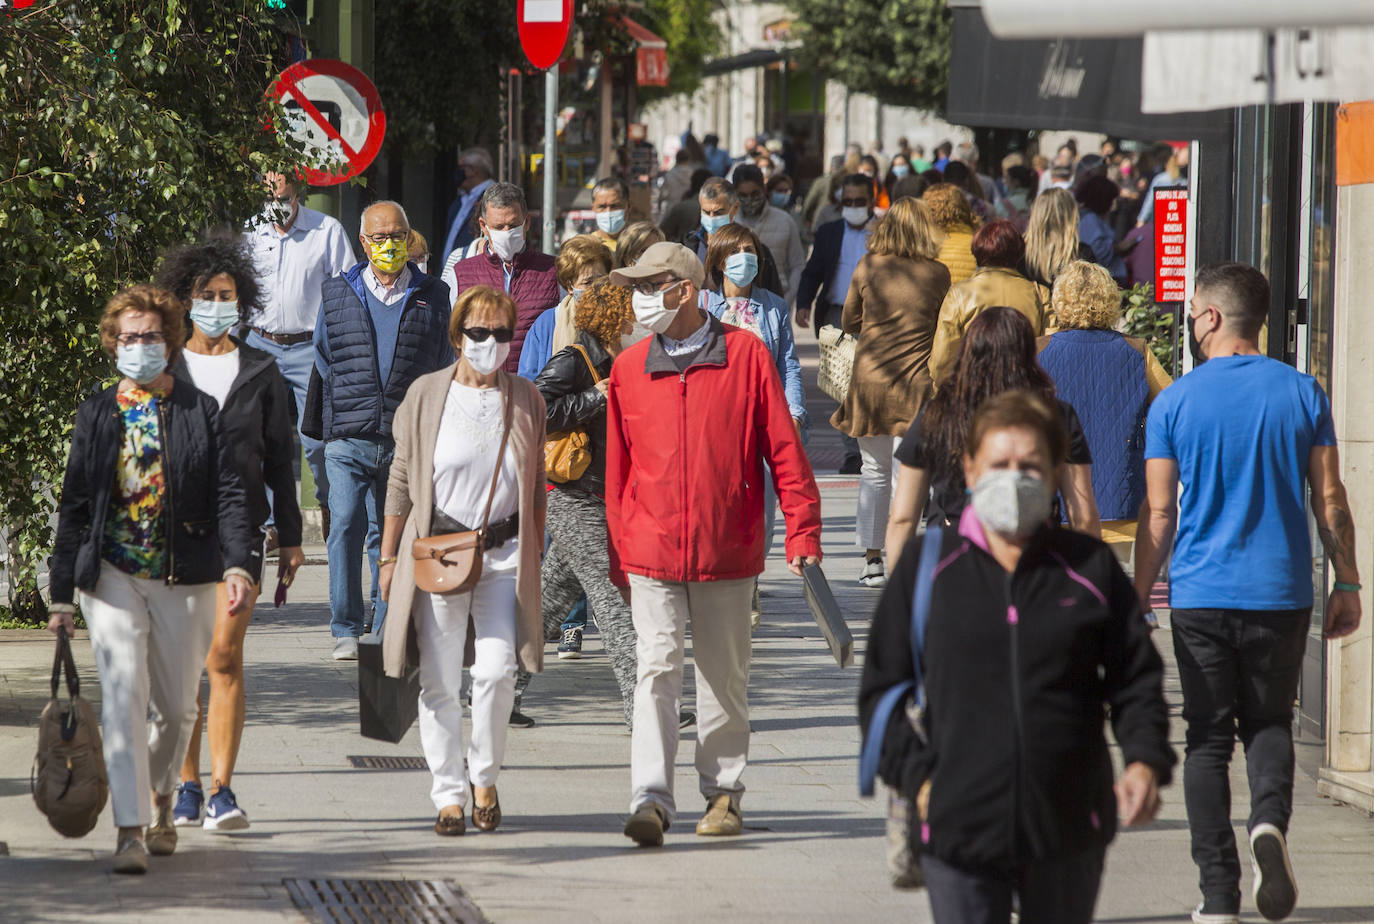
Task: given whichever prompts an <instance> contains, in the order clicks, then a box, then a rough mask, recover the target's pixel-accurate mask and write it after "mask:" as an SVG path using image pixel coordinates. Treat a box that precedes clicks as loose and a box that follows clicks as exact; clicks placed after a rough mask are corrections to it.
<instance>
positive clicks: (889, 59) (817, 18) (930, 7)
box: [787, 0, 950, 112]
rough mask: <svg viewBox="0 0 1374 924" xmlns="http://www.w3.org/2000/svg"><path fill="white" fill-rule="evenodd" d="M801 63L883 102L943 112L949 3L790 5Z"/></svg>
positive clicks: (815, 1)
mask: <svg viewBox="0 0 1374 924" xmlns="http://www.w3.org/2000/svg"><path fill="white" fill-rule="evenodd" d="M787 2H788V5H789V6H790V7H791V8H792V10H793V12H794V13H795V14H796V16H797V29H798V32H799V36H800V38H801V41H802V51H801V62H802V63H803V64H804V65H806V66H811V67H815V68H818V69H819V70H820V71H821V72H822V73H824V74H826V75H827V76H829V77H831V78H833V79H834V80H838V81H839V82H840V83H843V84H844V85H845V86H847V87H849V88H850V89H851V90H855V91H857V92H861V93H871V94H873V95H874V96H876V97H877V98H878V99H880V100H881V101H883V102H884V103H889V104H892V105H897V106H915V107H918V108H921V109H928V110H931V111H933V112H943V111H944V109H945V95H946V91H947V88H948V84H949V35H950V32H949V19H950V17H949V8H948V7H947V6H946V5H945V0H787Z"/></svg>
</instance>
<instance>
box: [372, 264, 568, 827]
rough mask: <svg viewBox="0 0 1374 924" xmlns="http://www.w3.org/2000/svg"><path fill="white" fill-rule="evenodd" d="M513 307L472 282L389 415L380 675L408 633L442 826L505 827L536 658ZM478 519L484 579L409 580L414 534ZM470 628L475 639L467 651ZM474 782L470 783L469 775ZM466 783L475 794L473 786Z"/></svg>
mask: <svg viewBox="0 0 1374 924" xmlns="http://www.w3.org/2000/svg"><path fill="white" fill-rule="evenodd" d="M515 324H516V307H515V302H514V301H512V300H511V298H510V296H509V295H507V294H506V293H504V292H500V291H498V290H496V289H493V288H490V287H488V286H474V287H473V288H471V289H468V290H467V291H466V292H464V293H463V294H462V295H461V296H459V298H458V300H457V302H456V304H455V305H454V307H453V315H452V319H451V321H450V323H449V339H450V340H451V341H452V343H453V348H454V350H455V352H457V353H458V356H459V358H458V362H457V363H455V364H454V365H452V366H450V367H448V368H447V369H441V370H439V371H438V372H433V373H430V374H429V375H425V376H422V377H420V378H418V379H416V380H415V382H414V384H412V385H411V387H410V390H409V391H408V392H407V393H406V397H405V400H404V401H403V402H402V403H401V406H400V407H399V408H398V409H397V411H396V415H395V418H394V419H393V423H392V435H393V437H394V439H395V441H396V452H395V456H394V459H393V461H392V463H391V473H390V478H389V481H388V483H387V495H386V508H385V513H386V518H385V522H384V524H383V528H382V549H381V551H382V555H381V558H380V559H379V560H378V565H379V566H380V569H381V570H380V572H379V580H380V592H381V595H382V597H383V599H385V600H386V601H387V614H388V617H387V621H386V624H385V626H384V627H383V630H382V631H383V634H384V635H383V660H384V663H385V668H386V672H387V673H388V674H390V675H392V676H400V675H401V674H402V673H403V672H404V670H405V667H406V661H407V655H408V652H409V650H410V648H411V643H412V641H413V643H414V645H415V647H416V648H418V652H419V662H420V742H421V744H422V746H423V747H424V752H425V760H426V762H427V763H428V764H429V769H430V773H431V774H432V775H433V778H434V780H433V785H432V787H431V789H430V798H431V800H432V801H433V803H434V807H435V808H436V809H437V810H438V811H439V817H438V819H437V820H436V821H435V823H434V831H435V833H436V834H440V835H445V836H453V835H459V834H462V833H464V831H465V830H466V821H465V813H466V807H467V805H468V802H469V801H471V803H472V823H473V825H474V826H475V827H476V828H478V829H479V830H482V831H491V830H494V829H495V828H496V827H497V825H499V824H500V823H501V803H500V799H499V798H498V797H497V792H496V781H497V777H498V776H499V775H500V772H501V763H502V760H503V759H504V756H505V749H506V732H507V728H508V724H509V723H508V719H509V716H510V711H511V707H512V705H513V703H514V700H515V672H516V668H517V666H519V667H520V668H522V669H524V670H528V671H532V672H533V671H539V670H541V669H542V667H543V650H544V634H543V622H542V616H541V612H540V592H539V582H540V565H539V558H540V554H541V552H542V551H543V548H544V509H545V491H544V429H545V428H544V421H545V410H544V399H543V398H541V397H540V395H539V391H538V389H536V388H535V387H534V385H533V383H531V382H528V381H526V380H525V379H522V378H519V377H518V376H513V375H509V374H507V373H505V372H502V371H501V368H502V366H504V364H505V362H506V358H507V357H508V356H509V354H510V342H511V339H512V338H513V336H514V334H515ZM484 522H485V523H486V532H485V536H486V541H485V542H484V551H483V554H482V574H481V578H480V579H479V580H478V582H477V584H476V586H475V587H474V588H473V589H472V590H470V591H466V592H462V593H458V592H453V593H443V594H439V593H426V592H424V591H422V590H420V589H418V588H417V587H416V585H415V563H414V559H413V558H412V555H411V547H412V545H413V544H414V541H415V540H416V539H417V538H425V537H429V536H435V535H444V534H446V533H453V532H461V531H465V530H469V529H479V528H481V527H482V526H483V523H484ZM469 623H471V626H472V630H473V635H474V637H475V645H474V646H473V649H472V650H471V651H469V650H468V649H467V639H468V628H469ZM464 666H467V667H468V668H469V670H470V671H471V674H472V740H471V741H470V742H469V743H468V748H467V754H466V756H467V772H468V777H465V776H464V774H463V758H464V753H463V706H462V699H461V691H462V675H463V667H464ZM469 778H470V781H471V782H469ZM469 790H471V792H469Z"/></svg>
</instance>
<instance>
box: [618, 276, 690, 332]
mask: <svg viewBox="0 0 1374 924" xmlns="http://www.w3.org/2000/svg"><path fill="white" fill-rule="evenodd" d="M678 285H681V283H678ZM666 291H667V290H666V289H665V290H663V291H660V292H655V293H654V294H653V295H641V294H640V293H638V292H635V293H633V294H632V295H631V296H630V304H631V306H633V308H634V311H635V320H636V321H638V322H639V323H640V324H643V325H644V326H645V327H647V328H648V329H649V330H651V331H653V332H654V333H655V334H661V333H663V332H664V331H665V330H667V329H668V328H670V327H672V326H673V321H674V319H676V318H677V313H678V309H677V308H665V307H663V295H664V292H666Z"/></svg>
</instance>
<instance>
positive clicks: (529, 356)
mask: <svg viewBox="0 0 1374 924" xmlns="http://www.w3.org/2000/svg"><path fill="white" fill-rule="evenodd" d="M557 322H558V306H557V305H555V306H553V307H552V308H545V309H544V310H543V311H542V312H541V313H540V315H539V317H537V318H535V319H534V323H533V324H531V325H530V329H529V330H527V331H525V345H524V346H522V347H521V348H520V368H519V369H518V370H517V372H518V373H519V375H520V376H521V377H522V378H527V379H529V380H530V381H531V382H533V381H534V380H535V379H537V378H539V373H541V372H543V371H544V367H545V366H547V365H548V364H549V360H550V359H552V358H553V328H554V325H555V324H556V323H557Z"/></svg>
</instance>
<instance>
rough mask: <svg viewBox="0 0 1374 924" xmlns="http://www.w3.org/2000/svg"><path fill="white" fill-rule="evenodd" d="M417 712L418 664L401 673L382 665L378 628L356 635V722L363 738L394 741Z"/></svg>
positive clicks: (418, 689)
mask: <svg viewBox="0 0 1374 924" xmlns="http://www.w3.org/2000/svg"><path fill="white" fill-rule="evenodd" d="M419 715H420V668H419V667H418V666H415V667H412V666H411V665H406V670H405V674H404V676H402V677H399V678H398V677H388V676H387V675H386V671H384V670H383V669H382V635H381V633H380V632H377V633H374V634H372V635H365V636H363V637H362V638H360V639H358V722H359V731H360V732H362V735H363V737H364V738H373V739H375V740H377V741H389V742H391V743H392V744H395V743H397V742H398V741H400V740H401V739H402V738H404V737H405V735H406V732H408V731H410V726H412V725H414V724H415V719H416V718H418V717H419Z"/></svg>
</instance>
